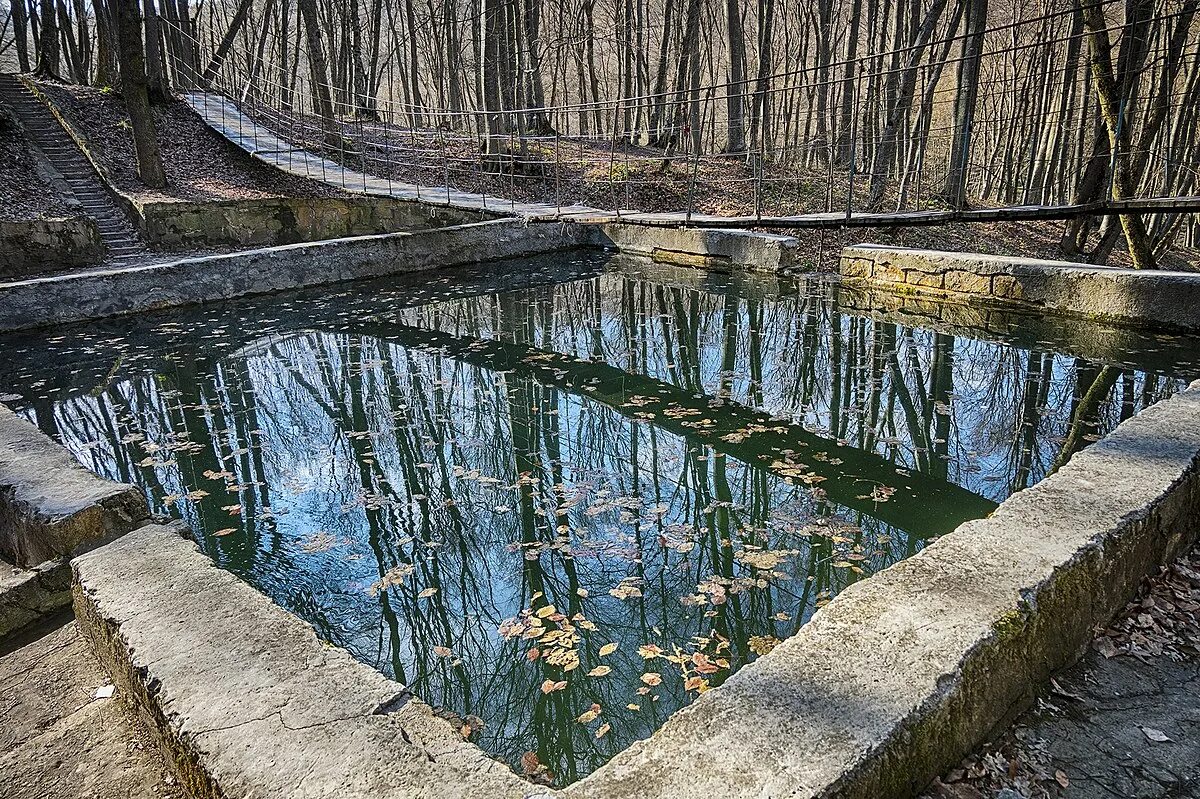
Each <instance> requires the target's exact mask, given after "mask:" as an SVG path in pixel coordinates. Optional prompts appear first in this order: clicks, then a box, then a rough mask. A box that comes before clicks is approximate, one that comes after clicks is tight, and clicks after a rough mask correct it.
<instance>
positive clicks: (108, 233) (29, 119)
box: [0, 74, 147, 263]
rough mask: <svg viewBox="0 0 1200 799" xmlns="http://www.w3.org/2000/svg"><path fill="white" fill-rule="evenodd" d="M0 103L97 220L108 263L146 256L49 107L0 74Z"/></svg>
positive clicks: (14, 79)
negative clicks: (17, 121)
mask: <svg viewBox="0 0 1200 799" xmlns="http://www.w3.org/2000/svg"><path fill="white" fill-rule="evenodd" d="M0 102H3V103H4V104H5V105H7V106H8V107H9V108H11V109H12V110H13V112H14V113H15V114H16V116H17V118H18V119H19V120H20V121H21V125H22V126H23V127H24V128H25V132H26V133H27V134H28V136H29V138H30V141H31V143H32V144H33V145H35V146H36V147H37V148H38V149H39V150H41V151H42V153H43V154H44V155H45V156H46V160H48V161H49V162H50V164H51V165H52V166H53V167H54V168H55V169H56V170H57V171H58V172H59V173H60V174H61V175H62V176H63V178H64V179H65V181H66V183H67V186H69V187H70V190H71V194H73V195H74V196H75V199H77V200H78V201H79V204H80V205H81V206H83V210H84V212H85V213H86V214H87V215H88V216H90V217H91V218H92V219H93V220H95V222H96V226H97V228H99V230H100V238H101V239H102V240H103V241H104V244H105V246H106V247H107V248H108V259H107V261H108V262H109V263H112V262H116V263H125V262H129V261H133V260H138V259H141V258H144V257H146V255H147V251H146V246H145V244H144V243H143V242H142V240H141V239H140V238H139V236H138V233H137V230H136V228H134V226H133V225H132V224H131V223H130V221H129V217H128V216H127V215H126V213H125V212H124V210H123V209H121V208H120V207H119V206H118V205H117V204H116V202H115V200H114V199H113V196H112V195H111V194H110V193H109V191H108V188H107V187H106V186H105V185H104V182H103V181H102V180H101V179H100V176H99V175H98V174H96V170H95V169H94V168H93V167H92V164H91V162H90V161H88V159H87V158H86V157H85V156H84V154H83V153H82V152H81V151H80V149H79V147H78V146H77V145H76V144H75V140H74V139H72V138H71V136H70V135H69V134H68V133H67V132H66V130H64V129H63V126H62V125H61V124H59V121H58V120H57V119H55V118H54V115H53V114H51V113H50V110H49V109H48V108H46V106H45V105H44V104H43V103H42V101H41V100H39V99H38V98H37V97H35V96H34V95H33V93H32V92H30V91H29V89H28V88H26V87H25V84H23V83H21V81H19V80H18V79H17V77H16V76H15V75H11V74H0Z"/></svg>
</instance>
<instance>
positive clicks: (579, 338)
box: [401, 273, 1182, 501]
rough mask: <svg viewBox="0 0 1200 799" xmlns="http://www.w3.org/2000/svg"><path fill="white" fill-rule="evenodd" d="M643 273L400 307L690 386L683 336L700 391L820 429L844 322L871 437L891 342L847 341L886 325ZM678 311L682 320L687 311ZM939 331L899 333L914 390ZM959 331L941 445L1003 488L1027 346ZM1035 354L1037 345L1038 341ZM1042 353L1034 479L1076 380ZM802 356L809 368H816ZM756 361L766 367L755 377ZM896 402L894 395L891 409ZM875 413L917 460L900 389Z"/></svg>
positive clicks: (800, 302)
mask: <svg viewBox="0 0 1200 799" xmlns="http://www.w3.org/2000/svg"><path fill="white" fill-rule="evenodd" d="M645 286H646V284H645V283H643V282H641V281H636V280H632V279H630V278H629V276H627V275H624V274H621V273H608V274H605V275H603V276H601V277H599V278H596V279H593V280H584V281H576V282H573V283H564V284H560V285H558V286H553V287H547V288H544V289H540V290H538V291H536V292H531V294H532V295H533V297H534V298H535V302H536V303H540V304H541V306H543V307H539V308H538V309H537V311H535V312H528V308H527V307H526V306H525V305H520V306H518V307H519V310H520V313H521V316H519V317H518V318H515V319H514V318H510V317H506V316H504V315H503V314H497V313H496V312H495V311H496V306H495V303H494V302H493V300H492V299H491V298H468V299H464V300H453V301H447V302H443V303H438V304H435V305H432V306H426V307H423V308H417V309H408V310H406V311H404V312H403V313H402V315H401V316H402V319H403V320H404V321H406V322H409V323H413V324H421V325H426V326H431V327H436V328H437V329H440V330H444V331H447V332H454V333H457V334H461V335H482V336H493V335H500V334H503V335H508V336H513V335H515V336H517V338H518V339H519V340H524V341H529V342H532V343H534V344H535V345H536V346H540V347H542V348H545V349H553V350H555V351H558V352H562V353H565V354H569V355H574V356H577V357H588V356H591V355H596V354H599V355H601V356H602V357H603V359H604V360H605V361H606V362H608V363H610V364H612V365H614V366H618V367H620V368H622V369H625V370H626V371H631V372H636V373H641V374H645V375H647V376H650V377H653V378H655V379H658V380H663V381H667V382H671V383H674V384H677V385H681V386H684V387H692V385H693V383H692V382H691V379H690V378H691V376H690V375H689V374H688V372H687V370H685V369H683V368H682V364H683V361H684V357H686V354H685V352H683V351H681V349H680V345H681V343H682V344H683V345H685V346H686V347H687V349H688V350H690V349H695V350H696V354H697V357H696V359H695V361H696V369H695V377H696V382H695V386H696V387H697V388H699V390H701V391H703V393H705V394H708V395H710V396H716V395H718V394H719V393H720V392H721V390H722V386H723V385H724V387H725V390H726V391H727V394H725V395H726V396H729V397H730V398H731V399H733V400H734V401H736V402H739V403H741V404H745V405H749V406H751V407H755V408H757V409H761V410H764V411H767V412H769V413H771V414H772V415H774V416H777V417H779V418H785V419H788V420H790V421H793V422H796V423H800V424H803V425H804V426H806V427H808V428H809V429H811V430H813V431H816V432H819V433H821V434H824V435H828V434H829V433H830V427H831V419H832V414H831V402H832V398H833V392H832V386H831V380H830V376H831V375H832V374H833V373H834V371H835V370H834V369H833V368H832V367H833V364H832V363H831V360H832V358H831V355H832V353H831V345H832V342H833V333H832V331H833V325H834V324H835V323H836V324H837V325H838V329H839V330H840V331H841V339H842V344H841V346H842V348H843V351H842V353H841V358H842V359H843V368H846V369H849V370H850V372H851V377H852V379H851V383H850V386H849V387H850V388H851V392H850V393H848V394H846V395H845V396H843V397H842V398H841V405H840V410H841V413H842V415H843V416H845V417H849V418H850V419H851V420H853V421H852V423H851V424H850V433H849V434H846V435H845V438H847V439H848V440H849V443H850V444H852V445H854V446H858V447H860V448H861V447H862V446H863V445H864V443H865V442H864V439H863V433H864V431H863V430H861V429H860V428H859V425H858V421H859V420H860V419H861V418H863V417H864V416H865V415H866V414H868V412H869V401H868V395H869V392H870V389H871V385H872V381H874V380H878V381H879V385H880V388H881V390H880V393H881V394H882V395H883V396H885V397H893V398H894V396H895V392H894V391H893V390H892V388H891V387H892V384H893V382H894V380H895V376H894V372H893V371H892V370H891V369H889V368H887V366H886V365H885V366H882V367H878V375H876V373H875V372H874V371H873V365H874V361H875V360H876V359H878V358H880V357H881V355H882V353H881V352H879V351H876V350H872V351H870V352H867V353H856V352H853V351H851V349H852V347H851V345H850V343H849V342H850V340H851V328H852V326H859V327H860V329H863V330H864V331H865V333H866V336H865V338H866V340H867V342H868V345H869V346H872V347H874V346H875V341H876V339H875V337H874V335H873V334H872V331H875V330H878V326H877V325H876V323H873V322H871V321H869V320H864V319H863V318H862V317H854V316H850V315H846V314H842V313H839V312H838V311H837V309H836V307H835V306H833V305H831V304H830V303H829V302H828V301H819V300H818V299H817V298H815V297H813V296H811V295H805V294H793V295H786V296H782V297H779V298H773V299H762V298H760V299H756V300H747V299H744V298H737V299H736V300H735V301H734V302H730V301H729V298H728V297H727V296H725V295H720V294H701V293H695V292H692V291H687V292H685V294H686V300H687V301H689V302H690V301H692V300H695V305H694V306H689V308H688V309H687V310H685V311H683V312H682V313H680V312H679V310H678V308H679V306H678V305H676V304H675V303H674V298H672V297H671V295H670V291H671V287H669V286H668V287H667V288H666V290H665V292H663V290H662V287H655V288H657V289H659V293H657V294H654V293H649V292H646V291H645ZM631 287H632V288H631ZM631 294H632V295H635V296H636V297H638V301H640V302H642V303H644V305H643V306H642V307H646V308H649V309H650V310H651V312H650V313H648V314H645V315H639V316H638V320H637V322H636V333H635V335H634V340H635V341H636V344H635V345H633V346H631V345H630V338H631V335H630V327H629V324H628V317H629V314H628V309H627V307H626V305H625V303H626V302H627V300H628V298H629V297H630V296H631ZM596 297H598V298H599V309H600V312H599V313H598V314H595V315H593V316H592V317H591V318H588V317H581V315H580V314H579V313H578V311H577V309H578V308H579V307H581V306H586V305H588V304H589V303H593V302H594V301H595V300H594V298H596ZM729 313H732V314H733V316H732V318H733V319H734V320H735V322H734V324H733V325H732V327H733V328H734V329H735V330H736V336H737V337H736V342H735V345H734V347H733V352H734V358H733V361H732V365H731V366H730V367H729V368H725V367H726V364H725V362H724V356H725V352H726V331H727V330H728V329H729V328H730V325H729V324H727V319H726V315H727V314H729ZM497 318H499V319H500V320H501V321H500V324H499V326H498V327H497V326H496V325H494V324H493V320H495V319H497ZM680 318H682V319H683V320H684V322H685V324H686V327H684V328H681V326H680V325H679V324H678V320H679V319H680ZM547 320H548V324H547ZM808 325H811V327H808ZM935 337H936V334H935V333H933V332H932V331H929V330H921V329H908V330H907V335H905V334H904V333H901V334H900V335H899V336H898V337H897V338H896V351H897V355H896V360H897V362H898V364H899V365H900V367H901V371H902V373H903V375H904V383H905V386H906V387H907V388H908V390H909V393H910V394H914V395H915V394H917V393H919V392H920V391H922V390H924V391H926V392H927V391H928V383H929V374H930V372H931V365H932V361H933V357H934V339H935ZM953 342H954V358H953V376H952V380H951V385H952V392H951V395H950V396H951V402H950V403H949V411H950V417H951V426H950V436H949V439H948V446H947V451H946V455H945V460H946V461H947V463H948V465H949V472H948V475H949V479H950V480H952V481H953V482H955V483H957V484H959V485H962V486H964V487H966V488H968V489H970V490H972V491H974V492H975V493H978V494H981V495H983V496H986V497H988V498H990V499H994V500H997V501H999V500H1002V499H1003V498H1004V497H1006V496H1008V494H1009V493H1010V490H1011V485H1010V478H1011V474H1012V472H1013V468H1014V465H1013V464H1014V460H1015V458H1016V457H1017V456H1016V453H1015V452H1014V445H1015V441H1016V436H1017V431H1018V429H1019V428H1020V425H1021V419H1020V418H1019V412H1020V410H1021V398H1022V392H1023V390H1024V385H1025V379H1026V373H1025V369H1026V358H1027V356H1028V354H1029V351H1028V350H1025V349H1021V348H1017V347H1013V346H1010V345H1007V344H1002V343H998V342H994V341H987V340H973V339H969V338H962V337H958V338H954V339H953ZM1048 344H1049V343H1048ZM597 347H598V349H597ZM1037 355H1038V356H1039V357H1041V356H1042V353H1037ZM681 356H683V357H681ZM1045 356H1046V357H1047V358H1050V359H1052V365H1051V367H1050V374H1051V384H1050V386H1049V396H1048V397H1047V401H1046V402H1045V403H1044V404H1043V406H1042V407H1041V408H1040V409H1039V414H1038V419H1039V421H1038V430H1037V432H1038V435H1037V437H1036V444H1035V450H1036V452H1035V458H1034V468H1033V475H1032V477H1031V480H1032V481H1036V480H1037V479H1040V477H1041V476H1042V475H1044V474H1045V471H1046V469H1047V468H1048V467H1049V465H1050V463H1051V462H1052V461H1053V459H1054V456H1055V455H1056V454H1057V446H1056V445H1057V444H1058V443H1059V442H1060V441H1061V439H1062V438H1063V436H1065V432H1066V429H1067V426H1068V423H1069V420H1070V415H1071V410H1072V402H1071V395H1072V392H1073V391H1074V382H1075V381H1074V370H1075V363H1074V362H1075V359H1074V358H1071V357H1069V356H1063V355H1054V354H1052V353H1050V352H1047V353H1045ZM806 367H807V368H808V369H811V375H812V376H811V377H810V378H807V379H806V378H805V375H806V371H805V370H806ZM842 374H844V372H843V373H842ZM752 375H760V376H761V378H760V380H759V381H755V380H752ZM1144 381H1145V376H1144V374H1142V373H1140V372H1138V373H1135V374H1134V376H1133V388H1134V393H1135V396H1136V399H1137V403H1138V404H1137V407H1138V408H1140V407H1142V390H1143V387H1144ZM918 383H920V384H922V385H921V386H918ZM1180 385H1182V381H1178V380H1176V381H1167V384H1165V385H1164V384H1161V383H1160V385H1159V387H1158V388H1157V389H1156V391H1157V392H1158V393H1154V394H1153V396H1154V397H1155V398H1156V397H1158V396H1160V395H1161V392H1162V391H1163V390H1164V388H1165V389H1166V390H1168V391H1169V390H1171V389H1173V388H1176V387H1178V386H1180ZM1109 406H1110V407H1109V413H1108V414H1107V417H1106V419H1105V424H1103V425H1102V426H1101V428H1100V432H1104V431H1105V430H1107V429H1110V428H1111V426H1112V423H1114V422H1115V421H1116V415H1115V411H1116V408H1115V402H1114V403H1109ZM887 415H888V414H887V410H886V409H885V410H884V411H883V413H882V416H883V417H885V418H886V417H887ZM878 427H879V428H880V433H881V434H880V435H877V436H876V442H875V444H874V446H873V447H872V449H874V451H876V452H878V453H880V454H881V455H884V456H886V457H889V458H891V459H893V460H894V461H895V462H896V463H897V464H898V465H903V466H905V467H908V468H915V467H916V465H917V459H916V457H915V450H916V449H917V447H918V443H917V442H914V440H913V437H912V435H911V434H910V431H909V429H908V427H907V426H906V423H905V420H904V417H903V411H902V408H901V407H900V406H899V404H898V403H895V402H894V399H893V400H892V401H891V423H890V424H887V423H885V422H883V421H881V422H880V424H879V425H878ZM856 432H857V433H858V435H855V433H856Z"/></svg>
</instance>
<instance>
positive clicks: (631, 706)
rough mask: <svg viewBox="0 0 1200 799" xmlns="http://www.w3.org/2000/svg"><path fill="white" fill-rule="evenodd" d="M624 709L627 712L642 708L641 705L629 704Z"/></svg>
mask: <svg viewBox="0 0 1200 799" xmlns="http://www.w3.org/2000/svg"><path fill="white" fill-rule="evenodd" d="M625 707H626V709H628V710H641V709H642V706H641V705H638V704H634V703H633V702H630V703H629V704H628V705H626V706H625Z"/></svg>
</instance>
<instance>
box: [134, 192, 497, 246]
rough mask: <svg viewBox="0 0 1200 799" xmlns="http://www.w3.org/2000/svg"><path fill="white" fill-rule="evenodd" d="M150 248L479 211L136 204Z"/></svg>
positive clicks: (268, 241)
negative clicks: (151, 246)
mask: <svg viewBox="0 0 1200 799" xmlns="http://www.w3.org/2000/svg"><path fill="white" fill-rule="evenodd" d="M137 210H138V216H139V217H140V223H141V228H142V232H143V235H145V237H146V240H147V241H148V242H149V243H150V244H152V245H153V246H155V247H160V248H163V249H168V250H182V249H188V248H194V247H225V246H232V247H259V246H272V245H277V244H297V243H300V242H305V241H323V240H327V239H338V238H346V237H348V236H372V235H378V234H381V233H398V232H401V231H405V230H413V229H423V228H432V227H443V226H446V225H458V224H466V223H469V222H479V221H482V220H483V218H484V217H483V216H482V215H481V214H475V213H471V212H468V211H461V210H457V209H452V208H440V207H437V206H432V205H421V204H418V203H411V202H404V201H401V200H393V199H389V198H385V197H321V198H290V197H276V198H268V199H261V200H230V201H216V202H202V203H201V202H153V203H142V204H140V205H139V206H138V208H137Z"/></svg>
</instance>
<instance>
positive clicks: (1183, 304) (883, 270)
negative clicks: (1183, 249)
mask: <svg viewBox="0 0 1200 799" xmlns="http://www.w3.org/2000/svg"><path fill="white" fill-rule="evenodd" d="M839 271H840V273H841V275H842V278H843V279H844V280H846V281H848V282H851V283H865V284H868V285H872V286H878V287H882V288H887V289H889V290H891V291H896V292H901V293H909V294H918V295H920V294H925V295H934V296H937V297H939V298H941V299H944V300H949V301H952V302H960V303H978V304H988V305H996V306H1005V307H1009V308H1015V309H1020V310H1024V311H1027V312H1033V313H1044V312H1046V311H1052V312H1054V313H1059V314H1064V315H1067V316H1072V317H1076V318H1083V319H1090V320H1098V321H1104V322H1114V323H1118V324H1126V325H1135V326H1144V327H1155V328H1159V329H1162V328H1168V329H1173V330H1182V331H1191V330H1200V274H1192V273H1190V272H1166V271H1161V270H1135V269H1114V268H1111V267H1105V266H1088V265H1086V264H1077V263H1072V262H1070V261H1043V260H1037V259H1032V258H1015V257H1008V256H1002V255H980V254H975V253H955V252H940V251H936V250H914V249H905V248H901V247H882V246H876V245H871V244H860V245H857V246H854V247H846V248H844V249H843V250H842V255H841V261H840V263H839Z"/></svg>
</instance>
